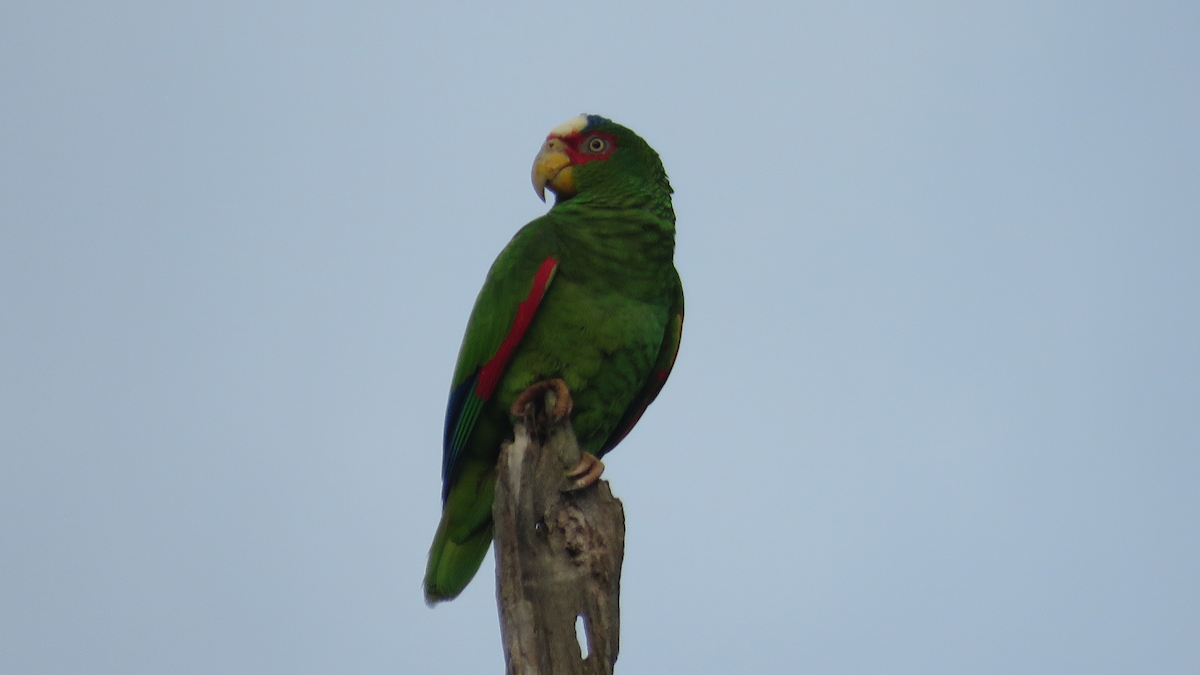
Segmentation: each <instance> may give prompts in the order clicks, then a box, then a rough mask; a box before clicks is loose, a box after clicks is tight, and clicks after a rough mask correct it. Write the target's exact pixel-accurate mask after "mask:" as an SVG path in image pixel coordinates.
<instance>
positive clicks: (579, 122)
mask: <svg viewBox="0 0 1200 675" xmlns="http://www.w3.org/2000/svg"><path fill="white" fill-rule="evenodd" d="M587 123H588V120H587V114H583V115H576V116H575V117H572V118H571V119H569V120H567V121H566V122H563V123H562V124H560V125H558V126H556V127H554V128H553V129H551V130H550V135H551V136H560V137H565V136H570V135H571V134H574V133H578V132H580V131H583V128H584V127H586V126H587Z"/></svg>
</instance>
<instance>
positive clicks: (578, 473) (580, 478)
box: [567, 452, 604, 492]
mask: <svg viewBox="0 0 1200 675" xmlns="http://www.w3.org/2000/svg"><path fill="white" fill-rule="evenodd" d="M602 473H604V462H601V461H600V460H599V459H598V458H597V457H596V456H595V455H593V454H592V453H590V452H583V453H580V455H579V463H578V464H576V465H575V468H573V469H571V470H570V471H568V472H567V478H574V479H575V480H574V481H572V483H571V487H570V488H568V490H567V491H568V492H574V491H575V490H582V489H584V488H586V487H588V486H589V485H591V484H592V483H595V482H596V481H598V480H600V474H602Z"/></svg>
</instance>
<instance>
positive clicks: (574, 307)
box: [497, 278, 669, 454]
mask: <svg viewBox="0 0 1200 675" xmlns="http://www.w3.org/2000/svg"><path fill="white" fill-rule="evenodd" d="M668 309H669V308H668V306H667V305H666V304H657V303H652V302H646V301H644V300H638V299H634V298H630V297H628V296H627V295H625V294H622V293H620V292H618V291H615V290H613V289H612V288H610V287H606V288H603V289H596V288H590V287H589V286H587V285H584V284H581V283H577V282H574V281H572V280H570V279H563V278H559V279H558V280H556V281H555V283H554V284H553V285H552V286H551V288H550V290H549V291H548V292H547V293H546V297H545V299H544V300H543V301H542V307H541V308H540V309H539V310H538V313H537V316H536V318H535V319H534V321H533V323H532V324H531V325H530V327H529V332H528V333H527V334H526V335H525V339H524V340H523V341H522V344H521V349H520V350H519V351H518V353H517V354H516V355H515V356H514V358H513V361H512V364H511V365H510V367H509V369H508V372H507V373H506V374H505V377H504V379H503V380H502V382H501V384H500V388H499V390H498V391H497V397H498V400H499V403H501V404H502V405H503V406H505V408H506V409H507V407H508V406H509V405H511V404H512V402H513V401H514V400H515V399H516V397H517V396H518V395H520V393H521V392H523V391H524V390H525V389H526V388H528V387H529V386H530V385H532V384H534V383H536V382H540V381H542V380H547V379H552V378H562V379H563V380H565V381H566V383H567V386H568V387H569V388H570V390H571V397H572V399H573V400H574V403H575V406H574V409H573V411H572V415H571V418H572V424H573V426H574V429H575V433H576V436H577V437H578V439H579V445H580V448H581V449H583V450H585V451H587V452H591V453H593V454H599V451H600V448H601V446H602V445H603V444H604V442H605V440H607V439H608V436H609V435H610V434H611V433H612V431H613V429H614V428H615V427H616V426H617V423H618V422H619V421H620V419H621V416H622V415H623V414H624V412H625V409H626V408H627V407H629V405H630V403H631V402H632V401H633V399H634V397H635V396H636V395H637V394H638V392H639V391H640V390H641V388H642V386H643V384H644V383H645V382H646V379H647V378H648V377H649V376H650V372H651V369H652V368H653V366H654V361H655V358H656V357H657V355H658V351H659V348H660V347H661V345H662V340H663V333H664V331H665V330H666V325H667V321H668Z"/></svg>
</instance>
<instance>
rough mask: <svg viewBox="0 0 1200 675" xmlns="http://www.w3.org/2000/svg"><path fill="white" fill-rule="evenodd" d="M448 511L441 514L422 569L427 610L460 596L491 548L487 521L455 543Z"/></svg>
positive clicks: (488, 520) (488, 519) (489, 525)
mask: <svg viewBox="0 0 1200 675" xmlns="http://www.w3.org/2000/svg"><path fill="white" fill-rule="evenodd" d="M448 511H449V510H448V509H447V512H443V513H442V521H441V522H440V523H438V529H437V534H435V535H434V536H433V546H431V547H430V548H429V564H428V566H427V567H426V568H425V602H426V604H428V605H429V606H430V607H432V606H433V605H435V604H437V603H439V602H442V601H443V600H453V599H454V598H456V597H458V594H459V593H462V590H463V589H464V588H466V587H467V584H468V583H470V582H471V578H472V577H474V576H475V572H477V571H479V565H480V564H481V563H482V562H483V557H484V556H485V555H487V552H488V547H489V546H491V544H492V519H491V518H490V517H489V518H487V520H486V522H484V523H482V524H481V525H480V526H479V527H478V528H476V529H475V530H473V531H471V532H470V533H469V534H468V535H467V536H466V537H464V538H463V539H462V541H454V540H453V539H452V538H451V537H450V535H449V530H450V528H449V527H447V522H448V520H449V518H448Z"/></svg>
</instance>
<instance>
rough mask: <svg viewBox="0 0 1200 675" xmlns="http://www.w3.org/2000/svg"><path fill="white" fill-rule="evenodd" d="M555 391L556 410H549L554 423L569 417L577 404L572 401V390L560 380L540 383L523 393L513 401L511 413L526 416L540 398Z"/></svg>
mask: <svg viewBox="0 0 1200 675" xmlns="http://www.w3.org/2000/svg"><path fill="white" fill-rule="evenodd" d="M551 389H553V390H554V409H553V410H547V411H546V412H547V413H548V414H549V415H550V420H551V421H552V422H557V421H559V420H561V419H563V418H565V417H566V416H567V415H570V414H571V408H572V407H574V405H575V403H574V402H573V401H572V400H571V390H570V389H569V388H567V383H566V382H564V381H562V380H561V379H559V378H555V379H553V380H546V381H544V382H538V383H536V384H534V385H533V386H531V387H529V388H528V389H526V390H525V391H523V392H521V395H520V396H518V397H517V400H516V401H513V404H512V407H511V408H509V412H511V413H512V414H513V415H515V416H517V417H520V416H522V415H524V414H525V408H526V407H527V406H528V405H529V404H530V403H535V402H536V401H537V399H538V397H539V396H544V395H545V393H546V392H547V391H549V390H551Z"/></svg>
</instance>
